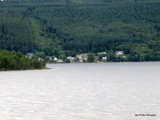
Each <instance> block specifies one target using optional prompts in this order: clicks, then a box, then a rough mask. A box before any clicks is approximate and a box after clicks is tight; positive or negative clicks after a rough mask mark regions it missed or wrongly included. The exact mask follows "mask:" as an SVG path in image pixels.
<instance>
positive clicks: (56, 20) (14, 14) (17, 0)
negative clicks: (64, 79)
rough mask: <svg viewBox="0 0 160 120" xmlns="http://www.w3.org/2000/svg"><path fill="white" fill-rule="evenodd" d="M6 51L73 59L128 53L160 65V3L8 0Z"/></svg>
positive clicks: (0, 36) (0, 42)
mask: <svg viewBox="0 0 160 120" xmlns="http://www.w3.org/2000/svg"><path fill="white" fill-rule="evenodd" d="M0 18H1V19H0V49H6V50H10V51H12V50H14V51H20V52H22V53H24V54H25V53H28V52H44V53H45V54H46V55H48V56H52V55H53V56H57V57H59V58H62V59H65V58H66V56H68V55H73V56H74V55H75V54H78V53H84V52H91V53H97V52H101V51H114V52H115V51H124V53H125V54H127V56H128V58H129V59H128V60H129V61H135V60H136V61H155V60H160V1H159V0H4V1H3V2H1V4H0Z"/></svg>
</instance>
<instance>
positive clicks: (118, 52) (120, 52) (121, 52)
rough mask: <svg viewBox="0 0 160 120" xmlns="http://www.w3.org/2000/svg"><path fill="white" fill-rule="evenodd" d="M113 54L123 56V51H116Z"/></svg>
mask: <svg viewBox="0 0 160 120" xmlns="http://www.w3.org/2000/svg"><path fill="white" fill-rule="evenodd" d="M115 55H116V57H123V56H124V51H116V52H115Z"/></svg>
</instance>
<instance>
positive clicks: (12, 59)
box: [0, 50, 45, 71]
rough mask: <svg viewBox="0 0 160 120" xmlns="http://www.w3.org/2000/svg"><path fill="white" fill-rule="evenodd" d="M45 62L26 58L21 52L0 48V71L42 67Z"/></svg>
mask: <svg viewBox="0 0 160 120" xmlns="http://www.w3.org/2000/svg"><path fill="white" fill-rule="evenodd" d="M44 68H45V62H43V61H37V60H35V59H28V58H26V57H25V56H24V55H23V54H21V53H17V52H9V51H6V50H0V71H6V70H34V69H44Z"/></svg>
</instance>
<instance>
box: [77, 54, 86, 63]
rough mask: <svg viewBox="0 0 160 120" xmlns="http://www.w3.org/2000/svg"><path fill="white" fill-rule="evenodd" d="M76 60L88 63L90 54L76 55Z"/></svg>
mask: <svg viewBox="0 0 160 120" xmlns="http://www.w3.org/2000/svg"><path fill="white" fill-rule="evenodd" d="M76 58H77V59H79V62H80V63H83V62H86V61H87V59H88V54H87V53H82V54H79V55H76Z"/></svg>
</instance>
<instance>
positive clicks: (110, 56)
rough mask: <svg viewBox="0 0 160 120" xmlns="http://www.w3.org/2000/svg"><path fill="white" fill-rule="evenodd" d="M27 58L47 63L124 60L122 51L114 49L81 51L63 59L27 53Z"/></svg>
mask: <svg viewBox="0 0 160 120" xmlns="http://www.w3.org/2000/svg"><path fill="white" fill-rule="evenodd" d="M26 57H27V58H29V59H32V58H34V57H35V58H36V59H37V60H38V61H46V62H48V63H86V62H109V61H115V60H118V61H126V55H125V54H124V51H115V52H111V53H107V52H98V53H94V54H93V53H81V54H77V55H75V56H67V57H66V58H65V59H60V58H58V57H56V56H45V55H42V54H41V55H36V54H34V53H27V55H26Z"/></svg>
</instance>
